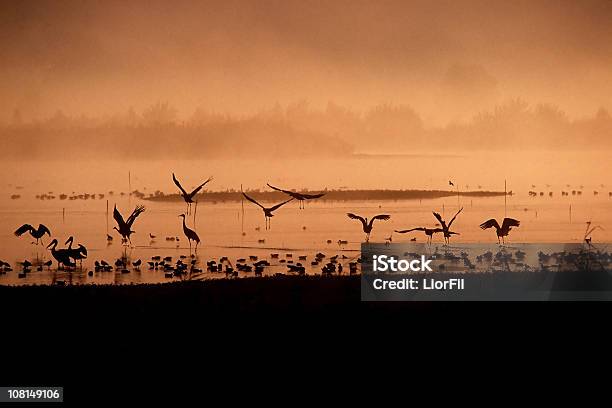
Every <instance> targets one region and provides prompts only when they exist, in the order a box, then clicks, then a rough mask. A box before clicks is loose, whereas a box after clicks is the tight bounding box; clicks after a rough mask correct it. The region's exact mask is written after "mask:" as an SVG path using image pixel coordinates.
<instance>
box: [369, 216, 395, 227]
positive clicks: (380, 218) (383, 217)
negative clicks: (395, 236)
mask: <svg viewBox="0 0 612 408" xmlns="http://www.w3.org/2000/svg"><path fill="white" fill-rule="evenodd" d="M390 218H391V216H390V215H387V214H380V215H375V216H374V217H372V219H371V220H370V223H369V224H368V226H369V227H370V228H372V225H373V224H374V221H375V220H381V221H387V220H388V219H390Z"/></svg>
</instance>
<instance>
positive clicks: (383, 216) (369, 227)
mask: <svg viewBox="0 0 612 408" xmlns="http://www.w3.org/2000/svg"><path fill="white" fill-rule="evenodd" d="M346 215H347V216H348V217H349V218H350V219H352V220H359V221H361V224H363V232H365V234H366V242H370V233H371V232H372V226H373V225H374V221H375V220H381V221H387V220H388V219H390V218H391V216H390V215H387V214H379V215H375V216H374V217H372V219H371V220H370V222H369V223H368V219H367V218H363V217H360V216H359V215H355V214H353V213H346Z"/></svg>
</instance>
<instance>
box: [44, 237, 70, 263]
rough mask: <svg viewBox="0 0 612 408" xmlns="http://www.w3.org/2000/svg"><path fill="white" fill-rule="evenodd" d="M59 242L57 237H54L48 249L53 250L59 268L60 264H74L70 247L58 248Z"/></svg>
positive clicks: (52, 253)
mask: <svg viewBox="0 0 612 408" xmlns="http://www.w3.org/2000/svg"><path fill="white" fill-rule="evenodd" d="M57 244H58V242H57V239H53V241H51V242H50V243H49V245H47V249H50V250H51V255H52V256H53V258H55V260H56V261H57V268H58V269H59V267H60V265H63V266H70V265H72V262H71V261H70V251H69V250H68V249H57Z"/></svg>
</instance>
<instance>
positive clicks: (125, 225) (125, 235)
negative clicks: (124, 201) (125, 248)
mask: <svg viewBox="0 0 612 408" xmlns="http://www.w3.org/2000/svg"><path fill="white" fill-rule="evenodd" d="M144 210H145V207H144V206H143V205H138V206H136V208H135V209H134V211H132V214H131V215H130V216H129V217H128V219H127V221H124V220H123V217H122V216H121V213H120V212H119V211H118V210H117V205H116V204H115V209H114V210H113V218H114V219H115V221H116V222H117V225H118V226H119V228H117V227H113V229H114V230H117V232H118V233H119V234H120V235H121V238H122V241H123V242H124V243H127V242H129V243H130V244H132V240H131V239H130V235H132V234H133V233H134V232H136V231H132V225H134V221H135V220H136V217H138V216H139V215H140V214H142V213H143V212H144Z"/></svg>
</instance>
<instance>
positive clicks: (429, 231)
mask: <svg viewBox="0 0 612 408" xmlns="http://www.w3.org/2000/svg"><path fill="white" fill-rule="evenodd" d="M412 231H423V232H424V233H425V235H427V243H428V244H431V239H432V238H433V235H434V234H437V233H438V232H444V230H443V229H442V228H425V227H418V228H411V229H407V230H401V231H398V230H395V232H397V233H398V234H406V233H408V232H412ZM452 234H456V232H453V233H452Z"/></svg>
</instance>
